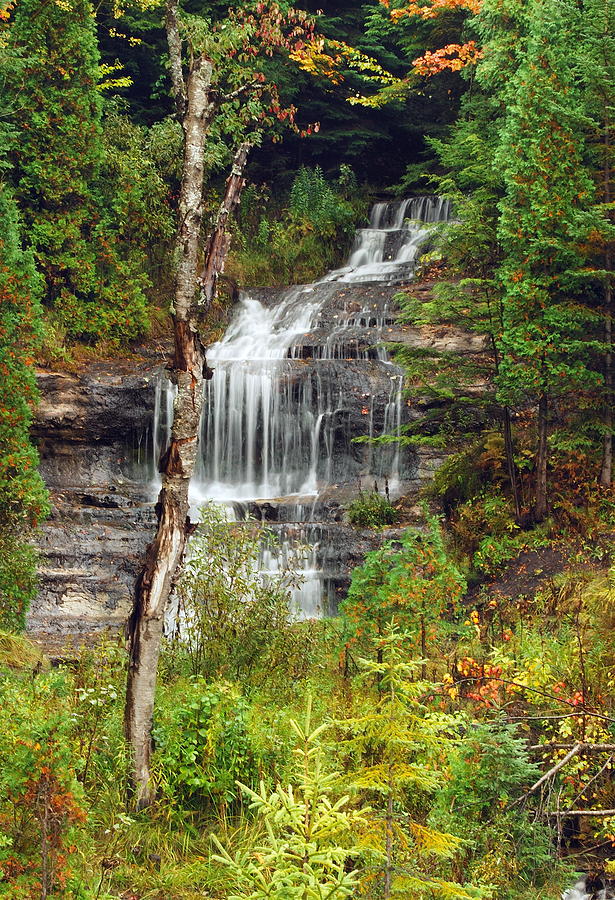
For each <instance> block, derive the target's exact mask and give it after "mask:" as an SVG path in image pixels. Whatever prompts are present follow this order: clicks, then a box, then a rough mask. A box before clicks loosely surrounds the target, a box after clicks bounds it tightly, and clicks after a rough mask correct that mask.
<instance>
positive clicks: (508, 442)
mask: <svg viewBox="0 0 615 900" xmlns="http://www.w3.org/2000/svg"><path fill="white" fill-rule="evenodd" d="M504 453H505V455H506V468H507V469H508V477H509V479H510V487H511V490H512V495H513V503H514V504H515V520H516V522H517V524H519V523H520V522H521V495H520V493H519V476H518V474H517V466H516V465H515V446H514V442H513V433H512V420H511V416H510V409H509V407H508V406H505V407H504Z"/></svg>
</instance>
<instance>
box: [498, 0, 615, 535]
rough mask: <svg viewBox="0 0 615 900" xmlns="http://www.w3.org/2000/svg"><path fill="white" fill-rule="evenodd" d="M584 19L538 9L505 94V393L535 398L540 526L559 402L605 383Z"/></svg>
mask: <svg viewBox="0 0 615 900" xmlns="http://www.w3.org/2000/svg"><path fill="white" fill-rule="evenodd" d="M577 15H578V12H577V10H576V7H575V5H574V4H572V3H571V2H568V0H563V2H562V0H557V2H555V0H533V2H532V3H530V5H529V7H528V35H527V46H526V49H525V52H524V56H523V61H522V63H521V65H520V66H519V68H518V70H517V72H516V73H515V75H514V77H513V78H512V79H511V81H510V84H509V86H508V87H507V88H506V89H505V93H504V99H506V100H507V101H508V106H507V113H506V117H505V122H504V126H503V129H502V133H501V139H500V146H499V149H498V155H497V161H498V164H499V165H500V166H501V169H502V173H503V178H504V183H505V195H504V198H503V200H502V201H501V204H500V211H501V216H500V221H499V226H498V234H499V240H500V242H501V245H502V251H503V261H502V264H501V266H500V270H499V278H500V279H501V283H502V292H503V301H502V302H503V333H502V340H501V344H500V350H501V354H502V362H501V366H500V372H499V376H498V392H499V397H500V400H501V402H502V403H503V404H505V405H514V404H518V403H521V402H526V401H527V398H531V399H532V400H533V402H535V403H536V404H537V407H538V417H537V435H538V437H537V449H536V459H535V467H534V500H533V508H532V516H533V518H534V520H535V521H541V520H542V519H544V518H545V516H546V514H547V510H548V496H547V465H548V455H549V451H548V432H549V408H550V404H551V402H552V401H553V399H554V398H556V397H557V398H563V397H570V396H571V395H573V393H574V391H575V390H579V389H580V388H584V389H585V388H587V387H588V386H589V385H594V386H597V385H598V383H599V380H600V379H599V376H598V375H597V373H596V372H595V371H593V369H592V367H591V358H590V357H591V352H592V351H593V350H596V349H597V344H596V342H592V341H590V340H587V332H588V328H590V327H591V324H592V315H591V313H590V311H589V310H588V309H587V308H586V307H584V306H583V305H582V304H581V303H580V302H578V298H577V294H578V289H579V270H580V269H581V268H582V266H583V263H584V258H583V253H582V250H581V244H582V242H583V241H584V240H586V238H587V235H588V233H589V231H590V228H591V216H590V215H589V212H588V210H589V208H590V206H591V203H592V200H593V194H594V186H593V184H592V180H591V177H590V174H589V172H588V169H587V167H586V165H585V160H584V143H583V126H584V121H583V115H582V105H581V102H580V97H579V92H578V89H577V86H576V84H575V81H574V77H573V74H572V72H571V66H570V53H571V45H570V36H572V35H574V34H575V33H576V26H577V21H578V20H577ZM573 39H574V38H573Z"/></svg>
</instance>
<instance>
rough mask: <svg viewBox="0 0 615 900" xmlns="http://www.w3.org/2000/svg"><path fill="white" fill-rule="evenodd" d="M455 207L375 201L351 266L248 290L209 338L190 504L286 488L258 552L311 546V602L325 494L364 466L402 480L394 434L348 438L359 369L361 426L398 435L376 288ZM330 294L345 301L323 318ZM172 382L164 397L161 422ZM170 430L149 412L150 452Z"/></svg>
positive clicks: (309, 604) (405, 275)
mask: <svg viewBox="0 0 615 900" xmlns="http://www.w3.org/2000/svg"><path fill="white" fill-rule="evenodd" d="M449 214H450V209H449V204H448V202H447V201H445V200H442V199H440V198H437V197H420V198H414V199H410V200H403V201H401V202H392V203H377V204H376V205H375V206H374V208H373V209H372V212H371V216H370V223H369V228H363V229H359V230H358V231H357V234H356V237H355V242H354V246H353V249H352V252H351V254H350V257H349V260H348V263H347V265H346V266H344V267H343V268H342V269H338V270H335V271H333V272H330V273H328V274H327V275H326V276H325V277H324V278H323V279H321V280H320V281H319V282H316V283H315V284H312V285H301V286H296V287H292V288H289V289H287V290H285V291H283V292H281V293H280V292H278V293H277V295H275V296H274V297H271V296H269V297H267V298H265V299H258V298H257V296H255V295H254V294H258V292H254V294H253V295H244V296H243V297H242V299H241V302H240V305H239V308H238V310H237V312H236V314H235V316H234V318H233V321H232V322H231V325H230V326H229V328H228V330H227V332H226V334H225V335H224V337H223V338H222V340H220V341H219V342H218V343H217V344H214V345H213V346H212V347H211V348H210V349H209V350H208V353H207V361H208V363H209V365H210V366H211V367H212V368H213V369H214V376H213V378H212V379H211V381H209V382H208V383H207V386H206V392H207V394H206V403H205V413H204V416H203V421H202V428H201V447H202V454H201V457H200V460H199V463H198V466H197V471H196V473H195V477H194V479H193V486H192V493H191V502H192V506H193V508H194V507H197V506H198V505H199V504H200V503H202V502H204V501H207V500H214V501H218V502H222V503H225V504H227V505H228V506H229V507H232V508H233V509H234V511H235V512H234V515H236V514H237V509H238V508H239V506H238V504H244V508H248V509H249V508H250V505H251V504H252V505H254V504H255V503H256V504H261V505H262V504H263V503H266V502H267V501H275V502H276V503H280V502H281V498H283V503H284V508H285V514H284V524H278V525H277V526H276V527H277V530H278V532H279V541H280V549H279V552H277V553H274V552H272V551H271V550H267V551H263V556H262V560H261V563H262V566H263V568H267V569H269V570H270V571H275V570H276V568H277V567H278V566H279V565H280V561H281V560H283V559H284V558H288V557H289V556H291V555H292V546H293V545H295V544H297V543H298V544H300V545H303V546H307V547H308V550H307V551H306V552H303V554H300V557H299V558H300V559H302V560H303V563H302V570H303V575H304V581H303V586H302V588H300V589H298V590H297V591H296V592H295V596H294V600H295V601H296V603H297V604H298V605H299V606H300V607H301V609H302V611H303V614H304V615H307V616H314V615H317V614H318V613H319V612H322V611H323V608H324V609H326V608H327V607H328V606H329V602H328V599H327V596H326V593H327V592H326V590H325V589H324V580H325V579H324V573H323V570H322V565H321V564H320V563H321V560H322V558H323V556H326V554H327V531H326V528H323V527H322V526H321V525H320V524H319V523H318V522H317V521H315V519H316V516H317V514H318V512H317V511H318V509H319V505H318V498H319V496H321V495H322V493H323V492H326V491H327V490H329V489H331V488H332V487H336V486H337V485H338V484H339V483H340V482H350V481H351V480H354V483H355V485H356V483H357V481H358V480H359V479H360V478H362V479H363V480H364V481H365V482H366V483H370V481H371V483H373V481H374V480H378V479H380V480H382V481H383V482H384V483H386V485H387V489H388V490H390V491H391V492H395V491H397V490H398V487H399V484H400V481H401V471H400V456H401V454H400V448H399V443H398V442H395V441H394V442H393V443H391V444H389V445H387V446H384V447H382V448H381V447H378V448H371V447H370V446H369V445H367V449H366V451H365V455H364V458H363V460H362V462H361V461H360V460H357V458H356V451H353V450H352V435H351V434H350V430H349V428H350V426H349V424H348V423H349V421H350V419H351V418H352V416H353V414H355V413H356V406H357V399H356V398H355V396H354V395H352V396H351V393H352V391H353V390H354V391H356V390H358V389H357V387H356V386H357V384H359V382H361V383H365V384H366V385H367V389H366V390H364V391H363V392H362V393H359V395H358V398H359V405H360V413H361V415H363V416H365V430H364V434H365V435H369V436H372V437H373V436H377V435H381V434H392V435H395V434H399V430H400V428H401V425H402V382H403V376H402V373H401V370H399V369H398V368H397V367H395V366H394V365H393V364H392V363H391V362H390V361H389V360H388V357H387V354H386V350H385V349H384V347H383V346H382V338H383V337H384V336H385V329H386V327H387V326H389V325H391V324H393V319H392V317H391V314H390V312H389V310H388V301H386V300H385V302H384V303H382V302H380V299H381V293H382V291H380V290H379V289H380V288H383V287H384V286H388V285H391V284H397V283H400V282H404V281H407V280H408V279H410V278H411V277H412V275H413V272H414V267H415V264H416V260H417V257H418V254H419V249H420V247H421V245H422V244H423V243H424V242H425V240H426V238H427V237H428V236H429V234H430V232H431V227H430V226H433V224H434V223H437V222H443V221H446V220H447V219H448V218H449ZM340 301H342V302H341V303H340ZM332 303H333V305H334V308H335V309H336V310H337V312H336V314H335V315H334V316H333V318H332V320H331V319H330V320H328V321H326V315H325V310H326V309H328V308H330V306H331V304H332ZM353 360H354V361H355V362H354V365H355V368H354V369H352V368H351V367H352V365H353V363H352V361H353ZM361 366H362V367H363V368H362V369H361V368H360V367H361ZM365 367H371V368H369V369H366V368H365ZM373 367H376V368H377V372H376V369H374V368H373ZM344 369H345V370H346V371H344ZM374 373H376V374H377V375H378V377H379V378H380V381H381V383H386V384H388V389H387V390H386V396H382V395H381V396H380V397H376V396H375V395H374V393H373V391H370V389H369V378H370V377H371V378H373V377H374ZM169 390H170V388H169V389H168V390H167V394H166V396H160V397H159V398H158V399H157V409H158V410H159V414H160V417H161V419H162V412H163V410H164V411H165V412H166V418H165V421H169V416H168V412H167V406H168V403H169ZM163 431H164V428H163V425H162V424H160V423H158V424H155V425H154V430H153V441H152V443H153V444H154V450H155V451H156V450H159V449H160V446H161V444H162V443H163V440H162V435H163ZM353 454H354V455H353ZM351 470H352V471H351ZM370 486H371V484H370Z"/></svg>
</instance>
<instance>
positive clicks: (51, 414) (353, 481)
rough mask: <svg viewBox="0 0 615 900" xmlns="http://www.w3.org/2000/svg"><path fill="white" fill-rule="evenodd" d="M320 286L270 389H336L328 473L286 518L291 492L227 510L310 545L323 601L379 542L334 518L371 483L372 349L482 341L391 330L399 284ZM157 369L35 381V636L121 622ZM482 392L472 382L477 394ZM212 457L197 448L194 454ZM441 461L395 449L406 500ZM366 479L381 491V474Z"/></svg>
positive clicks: (149, 487) (376, 370)
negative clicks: (314, 307)
mask: <svg viewBox="0 0 615 900" xmlns="http://www.w3.org/2000/svg"><path fill="white" fill-rule="evenodd" d="M326 290H327V291H328V296H327V300H326V302H325V303H324V305H323V306H322V309H321V311H320V314H319V318H318V322H317V323H316V327H314V328H313V329H312V330H311V331H309V332H306V333H305V334H304V335H302V336H300V337H299V338H298V339H296V340H295V342H294V343H293V346H292V348H291V351H289V359H288V360H287V362H282V364H281V371H283V372H284V377H283V378H281V379H280V381H279V388H278V389H279V390H280V391H285V392H286V395H288V396H291V397H292V396H295V395H297V396H298V395H301V396H302V397H303V398H304V402H308V403H309V402H310V401H309V396H308V399H307V400H305V398H306V396H307V395H309V393H310V391H318V392H320V394H319V395H320V396H325V395H327V396H328V395H330V396H332V397H334V398H335V402H334V403H333V405H332V406H331V412H330V415H331V417H332V418H331V421H330V423H329V425H328V430H327V432H326V443H327V447H326V448H323V454H324V455H323V459H324V458H326V460H327V461H328V462H327V468H328V471H327V478H326V479H323V481H322V489H319V494H318V497H317V498H316V499H314V498H312V499H311V500H309V504H311V505H310V509H309V512H308V513H306V510H305V508H302V510H299V512H300V515H298V504H299V505H300V504H301V503H302V502H305V501H304V499H302V498H297V497H292V498H290V497H280V498H277V499H268V500H262V501H259V500H254V501H250V502H247V503H244V504H240V505H241V507H242V508H241V510H238V512H239V513H240V514H241V515H246V514H249V515H251V516H254V517H256V518H260V519H262V520H263V521H266V522H267V524H268V525H269V527H271V528H272V529H273V530H274V531H278V532H279V533H280V537H281V539H282V540H293V539H295V538H296V539H297V540H299V541H300V542H301V543H305V542H308V543H310V544H311V545H313V546H314V547H315V548H316V551H315V558H316V561H317V566H318V568H319V570H320V572H321V575H320V576H319V577H321V578H322V581H323V583H324V586H325V591H324V594H323V596H325V597H326V598H328V600H327V602H328V604H329V607H330V608H331V607H334V605H335V602H336V601H337V600H338V599H339V597H340V596H341V595H343V592H344V590H345V587H346V586H347V584H348V579H349V575H350V572H351V570H352V568H353V567H354V566H356V565H357V564H359V563H360V562H361V560H362V558H363V557H364V555H365V553H366V552H368V551H369V550H371V549H374V548H375V547H376V546H377V545H378V544H379V542H380V541H381V540H382V539H383V535H382V534H381V533H374V532H370V531H361V530H357V529H354V528H351V527H349V526H348V525H346V524H345V523H344V506H345V505H346V504H347V503H348V502H349V500H351V499H352V498H353V497H354V496H356V495H357V493H358V492H359V491H360V490H361V489H371V488H372V486H373V482H374V471H376V467H375V460H374V451H373V449H372V448H370V446H369V445H368V444H364V443H356V442H355V440H354V439H355V438H357V437H362V436H365V435H366V434H369V433H372V434H380V433H382V431H383V430H384V429H385V426H386V421H385V410H386V408H387V403H388V404H389V407H390V399H391V379H392V372H393V371H394V369H393V368H392V367H391V365H390V363H386V362H383V361H382V358H381V354H380V358H379V353H378V351H377V350H376V345H377V344H378V342H379V341H382V340H386V341H387V342H392V343H399V344H407V345H410V346H412V347H418V348H423V349H433V348H436V349H438V350H441V349H446V350H447V351H449V352H453V353H455V352H458V353H460V354H461V353H463V354H464V355H466V356H467V355H468V354H475V355H476V356H477V357H478V356H480V355H481V353H482V352H483V350H484V342H483V340H482V338H480V337H478V336H476V335H466V334H463V333H461V332H458V331H456V330H454V329H451V328H447V327H440V328H431V329H416V328H411V327H407V326H404V327H401V326H400V325H399V324H398V322H397V320H396V314H395V301H394V293H395V291H396V290H398V288H394V287H392V286H390V287H384V286H378V287H377V288H376V286H370V287H369V288H367V287H365V286H364V285H352V286H350V285H349V286H341V285H335V286H333V285H331V286H328V287H327V288H326ZM413 290H414V291H415V293H417V295H418V296H419V297H420V296H425V297H427V296H428V295H429V290H430V285H421V284H417V285H415V286H414V289H413ZM259 299H260V301H261V302H262V303H265V304H267V303H272V304H275V303H276V302H277V301H276V292H269V293H267V292H260V293H259ZM332 347H333V351H332ZM323 348H324V349H323ZM336 348H337V349H336ZM332 353H333V354H334V358H331V356H332ZM162 373H163V365H162V363H161V362H158V363H154V364H152V363H147V362H140V363H138V362H137V363H129V362H128V361H124V362H122V363H119V362H117V361H113V362H108V363H105V364H97V365H93V366H90V367H88V368H86V369H85V370H84V371H82V372H81V373H80V374H78V375H69V374H64V373H53V372H41V374H40V376H39V385H40V389H41V396H42V399H41V404H40V406H39V409H38V412H37V417H36V422H35V426H34V429H33V434H34V439H35V440H36V441H37V443H38V445H39V449H40V454H41V469H42V474H43V477H44V478H45V481H46V483H47V485H48V487H49V489H50V491H51V495H52V504H53V509H52V514H51V517H50V519H49V521H48V522H46V523H45V525H44V526H43V528H42V530H41V534H40V539H39V545H40V550H41V569H40V574H41V580H40V593H39V598H38V601H37V603H36V604H34V606H33V608H32V610H31V613H30V622H29V624H30V628H31V629H32V630H34V631H36V632H47V633H55V634H58V633H62V634H64V633H77V634H79V633H90V632H93V631H97V630H100V629H102V628H105V627H120V626H121V625H122V623H123V622H124V620H125V618H126V616H127V614H128V611H129V609H130V605H131V599H132V586H133V584H134V579H135V577H136V574H137V572H138V570H139V565H140V561H141V559H142V555H143V552H144V550H145V547H146V545H147V543H148V541H149V540H151V537H152V536H153V530H154V525H155V516H154V509H153V505H154V502H155V498H156V494H157V485H156V465H155V455H156V450H155V448H156V449H157V450H159V449H160V445H161V436H160V430H161V424H160V423H161V419H160V409H161V405H162V406H164V403H162V404H161V395H160V385H161V384H162V382H163V374H162ZM396 377H399V376H396ZM157 385H158V393H157V388H156V386H157ZM483 388H484V385H480V384H479V385H477V390H478V391H480V390H482V389H483ZM286 395H285V396H286ZM167 399H168V398H167ZM314 402H316V399H315V400H314ZM318 402H321V401H318ZM428 408H429V401H428V400H425V401H424V402H423V403H420V402H419V403H416V402H415V403H413V404H412V406H411V407H410V406H408V404H407V403H405V402H401V403H400V404H399V409H400V418H401V423H402V424H403V422H407V421H410V420H413V419H416V418H417V417H421V416H422V415H424V414H425V412H426V411H427V410H428ZM323 434H324V432H323ZM325 451H326V452H325ZM212 452H213V448H212V447H208V446H207V445H206V444H205V445H204V446H203V454H204V455H205V456H206V455H207V454H208V453H210V454H211V453H212ZM444 457H445V454H444V453H442V452H441V451H437V450H432V449H429V448H422V449H420V450H418V451H417V450H405V451H402V452H401V453H400V455H399V460H398V463H397V470H398V475H399V491H400V492H401V493H404V494H407V495H410V497H412V496H413V495H415V494H416V492H417V491H418V490H419V489H420V487H421V486H422V485H424V484H425V483H426V482H428V481H429V480H430V478H431V477H432V475H433V472H434V471H435V469H437V468H438V466H439V465H440V464H441V462H442V459H443V458H444ZM321 462H322V460H321ZM320 474H322V473H320ZM376 480H378V481H379V485H378V486H379V489H380V490H381V491H382V490H383V489H384V487H385V484H384V479H383V478H379V479H376ZM298 518H299V519H301V520H302V522H303V524H301V525H299V524H297V520H298ZM327 602H325V604H324V606H325V608H326V607H327Z"/></svg>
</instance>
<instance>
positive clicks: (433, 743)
mask: <svg viewBox="0 0 615 900" xmlns="http://www.w3.org/2000/svg"><path fill="white" fill-rule="evenodd" d="M409 637H410V636H409V635H406V634H404V633H403V632H400V630H399V629H398V628H397V627H396V626H395V625H390V626H388V627H387V629H386V631H385V633H384V635H383V637H382V638H381V639H379V640H374V645H375V649H376V651H377V656H378V661H370V660H360V661H359V663H360V666H361V670H362V674H361V684H362V685H363V687H364V691H363V692H362V696H361V699H360V700H359V701H358V702H357V711H356V715H355V716H354V717H352V718H349V719H345V720H343V721H340V722H337V723H336V726H337V729H338V735H339V736H338V740H337V742H336V749H337V752H338V753H339V754H341V757H342V759H343V762H344V766H343V767H344V773H345V774H344V782H345V784H346V785H347V786H348V787H349V788H350V789H351V790H352V791H353V792H355V793H356V794H358V797H359V798H360V802H361V803H364V802H369V804H370V807H373V808H370V809H369V812H367V811H366V812H365V813H364V814H365V816H366V819H367V828H366V829H365V831H364V833H363V835H362V840H361V845H362V847H363V851H364V855H365V858H366V866H365V872H364V873H363V879H362V883H363V886H364V888H367V890H368V896H374V895H377V896H381V894H380V891H382V896H383V897H384V898H385V900H388V898H390V897H396V898H399V900H402V898H406V897H409V896H419V897H420V896H425V892H427V895H428V896H430V897H440V898H448V900H471V898H479V897H486V896H490V892H489V891H486V892H485V891H482V890H480V888H476V887H472V886H467V885H463V884H458V883H453V882H451V881H450V880H449V879H446V878H443V877H441V876H442V866H441V862H442V860H450V859H451V858H453V857H454V856H455V855H456V854H457V853H458V852H459V851H460V849H461V847H462V844H463V842H462V841H461V840H460V839H459V838H458V837H456V835H455V834H454V833H453V834H451V833H448V832H446V833H445V832H443V831H441V830H438V829H437V828H430V827H428V826H427V825H426V822H425V821H424V820H423V821H421V820H420V819H419V818H417V816H416V812H415V810H416V809H417V808H423V809H425V808H428V807H429V806H430V805H431V803H432V802H433V799H432V798H433V797H434V795H436V794H437V793H438V792H439V791H440V790H441V789H442V787H443V785H444V784H445V780H446V779H445V772H444V771H443V754H444V755H445V754H446V751H447V750H448V751H449V752H450V751H451V749H452V747H453V746H454V733H455V728H456V725H457V724H458V723H457V722H456V721H455V719H454V718H453V717H451V716H449V715H447V714H444V713H442V714H438V713H433V712H432V711H430V710H429V709H428V708H427V706H426V705H425V704H424V703H423V702H422V701H421V698H422V697H423V696H424V695H426V694H427V695H428V694H429V689H430V686H429V685H427V684H426V683H425V682H423V681H420V680H419V679H418V673H419V669H420V663H416V662H412V661H410V662H408V647H409V646H411V640H409ZM374 684H375V685H376V686H377V689H376V691H374V689H373V685H374Z"/></svg>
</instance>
